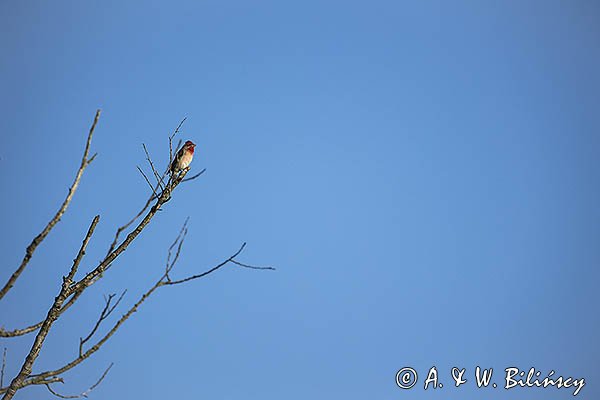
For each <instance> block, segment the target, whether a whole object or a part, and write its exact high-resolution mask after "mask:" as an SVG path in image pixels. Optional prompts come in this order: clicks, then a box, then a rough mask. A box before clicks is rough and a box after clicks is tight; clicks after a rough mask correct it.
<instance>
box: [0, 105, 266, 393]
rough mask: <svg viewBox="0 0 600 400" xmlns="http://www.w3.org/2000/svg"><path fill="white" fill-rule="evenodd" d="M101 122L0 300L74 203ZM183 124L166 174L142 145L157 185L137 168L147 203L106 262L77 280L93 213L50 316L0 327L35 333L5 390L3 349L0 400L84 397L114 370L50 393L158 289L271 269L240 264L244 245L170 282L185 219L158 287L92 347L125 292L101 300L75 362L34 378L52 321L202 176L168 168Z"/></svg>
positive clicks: (2, 332)
mask: <svg viewBox="0 0 600 400" xmlns="http://www.w3.org/2000/svg"><path fill="white" fill-rule="evenodd" d="M99 118H100V110H98V111H97V112H96V115H95V117H94V121H93V123H92V126H91V128H90V130H89V133H88V136H87V141H86V144H85V149H84V152H83V157H82V159H81V164H80V166H79V169H78V170H77V173H76V175H75V179H74V181H73V184H72V185H71V187H70V188H69V192H68V194H67V197H66V198H65V200H64V201H63V203H62V205H61V206H60V208H59V209H58V211H57V212H56V214H55V215H54V216H53V217H52V219H51V220H50V222H48V224H47V225H46V226H45V227H44V229H43V230H42V232H40V233H39V234H38V235H37V236H36V237H35V238H34V239H33V240H32V242H31V244H29V246H27V248H26V250H25V255H24V257H23V260H22V261H21V263H20V265H19V266H18V267H17V268H16V270H15V271H14V272H13V274H12V275H11V276H10V277H9V278H8V280H7V282H6V284H5V285H4V286H3V287H2V288H1V289H0V301H1V300H2V299H3V298H4V296H5V295H6V293H8V292H9V291H10V290H11V289H12V287H13V286H14V285H15V283H16V282H17V280H18V279H19V277H20V276H21V274H22V272H23V271H24V270H25V268H26V267H27V266H28V264H29V261H30V260H31V258H32V257H33V255H34V252H35V250H36V248H37V247H38V246H39V245H40V244H41V243H42V241H43V240H44V239H45V238H46V236H48V234H49V233H50V231H52V229H53V228H54V227H55V226H56V224H57V223H58V222H59V221H60V219H61V217H62V216H63V214H64V213H65V212H66V211H67V208H68V207H69V204H70V203H71V201H72V199H73V196H74V194H75V192H76V190H77V187H78V186H79V182H80V181H81V178H82V176H83V173H84V171H85V169H86V168H87V167H88V166H89V165H90V164H91V162H92V161H93V160H94V158H95V157H96V154H93V155H92V156H91V157H90V156H89V154H90V147H91V142H92V136H93V134H94V131H95V129H96V125H97V123H98V120H99ZM184 121H185V118H184V119H183V120H182V121H181V122H180V124H179V126H177V128H176V129H175V131H174V132H173V133H172V134H171V135H170V136H169V165H168V166H167V167H166V168H165V169H164V172H162V173H160V172H159V171H158V170H157V169H156V167H155V164H154V162H153V161H152V158H151V157H150V154H149V152H148V150H147V148H146V146H145V145H144V146H143V148H144V152H145V155H146V160H147V161H148V165H149V168H150V171H151V172H152V174H151V175H150V176H152V177H153V180H154V181H155V183H154V184H153V183H152V182H151V179H150V178H148V175H147V174H146V173H145V172H144V171H143V169H142V168H140V167H138V170H139V171H140V173H141V174H142V176H143V178H144V180H145V181H146V182H147V183H148V185H149V186H150V189H151V194H150V195H149V197H148V199H147V201H146V202H145V204H144V206H143V207H142V208H141V210H140V211H139V212H138V213H137V214H136V215H135V216H134V217H133V218H131V220H129V221H128V222H127V223H125V224H124V225H123V226H121V227H119V228H118V229H117V230H116V232H115V236H114V239H113V240H112V242H111V243H110V245H109V246H108V251H107V253H106V256H105V257H104V259H102V260H101V261H100V262H99V263H98V265H97V266H96V267H95V268H94V269H93V270H91V271H90V272H88V273H87V274H86V275H85V276H84V277H82V278H80V279H75V276H76V274H77V271H78V268H79V265H80V264H81V261H82V259H83V257H84V256H85V251H86V248H87V246H88V243H89V242H90V240H91V238H92V236H93V234H94V230H95V229H96V226H97V225H98V223H99V221H100V216H99V215H96V216H95V217H94V218H93V220H92V221H91V223H90V226H89V228H88V229H87V232H86V234H85V236H84V238H83V240H82V243H81V247H80V248H79V250H78V252H77V253H76V256H75V259H74V260H73V264H72V265H71V267H70V269H69V272H68V274H67V275H65V276H63V278H62V282H61V283H60V285H59V290H58V295H57V296H56V297H55V298H54V301H53V302H52V304H51V306H50V308H49V309H48V313H47V315H46V317H45V318H44V319H42V320H40V321H39V322H37V323H35V324H32V325H30V326H27V327H24V328H17V329H13V330H6V329H4V328H0V337H4V338H11V337H16V336H22V335H26V334H28V333H32V332H37V334H36V336H35V338H34V340H33V343H32V345H31V349H30V350H29V352H28V354H27V356H26V357H25V360H24V361H23V363H22V365H21V368H20V370H19V372H18V373H17V375H16V376H15V377H14V378H12V380H11V381H10V384H8V386H4V371H5V365H6V349H5V350H4V352H3V356H2V366H1V371H0V394H3V395H4V396H3V397H2V399H4V400H8V399H12V398H13V396H14V395H15V393H16V392H17V391H18V390H19V389H22V388H24V387H27V386H32V385H44V386H46V388H47V389H48V391H49V392H50V393H52V394H53V395H55V396H57V397H59V398H68V399H71V398H80V397H87V396H88V394H89V393H90V392H91V391H92V390H93V389H94V388H95V387H96V386H98V385H99V384H100V383H101V382H102V380H103V379H104V378H105V377H106V375H107V374H108V371H109V370H110V368H111V367H112V364H111V365H110V366H109V367H108V368H107V369H106V370H105V371H104V372H103V373H102V375H101V376H100V378H99V379H98V380H97V381H96V383H94V384H93V385H92V386H90V387H89V388H88V389H87V390H85V391H84V392H82V393H80V394H77V395H63V394H60V393H58V392H57V391H56V390H55V389H53V387H52V384H54V383H57V382H64V379H63V377H62V374H64V373H65V372H67V371H69V370H71V369H73V368H75V367H76V366H78V365H79V364H81V363H82V362H84V361H85V360H87V359H88V358H89V357H91V356H92V355H93V354H94V353H95V352H97V351H98V350H99V349H100V348H101V347H102V346H103V345H104V344H105V343H106V342H107V341H108V340H109V339H110V338H111V337H112V336H113V335H114V334H115V333H116V332H117V330H119V329H120V328H121V326H122V325H123V324H124V323H125V321H127V320H128V319H129V317H131V315H132V314H133V313H134V312H136V311H137V309H138V308H139V307H140V306H141V305H142V304H143V303H144V301H145V300H146V299H147V298H148V297H150V296H151V295H152V294H153V293H154V292H155V291H156V290H157V289H159V288H162V287H170V286H176V285H180V284H184V283H186V282H190V281H193V280H196V279H200V278H203V277H205V276H206V275H208V274H211V273H213V272H215V271H217V270H218V269H220V268H222V267H224V266H226V265H228V264H231V265H235V266H238V267H243V268H251V269H262V270H272V269H274V268H273V267H257V266H252V265H248V264H244V263H242V262H240V261H238V259H237V257H238V256H239V255H240V254H241V253H242V251H243V250H244V248H245V246H246V243H243V244H242V245H241V246H240V247H239V249H238V250H237V251H235V252H234V253H233V254H232V255H230V256H229V257H227V258H225V259H224V260H223V261H222V262H221V263H219V264H217V265H215V266H213V267H212V268H210V269H208V270H206V271H204V272H201V273H198V274H196V275H192V276H188V277H185V278H181V279H172V278H171V275H170V274H171V272H172V270H173V268H174V267H175V265H176V263H177V261H178V259H179V255H180V253H181V250H182V247H183V243H184V241H185V238H186V234H187V229H188V228H187V224H188V221H187V220H186V221H185V223H184V224H183V227H182V228H181V231H180V232H179V234H178V235H177V237H176V238H175V240H174V242H173V243H172V244H171V246H170V247H169V248H168V250H167V261H166V265H165V267H164V271H163V272H162V274H161V275H160V277H159V278H158V279H157V281H156V283H155V284H154V285H152V286H151V287H150V288H149V289H148V290H147V291H146V292H145V293H144V294H143V295H142V296H141V297H140V298H139V300H138V301H137V302H135V303H134V304H133V305H132V306H131V307H130V308H129V309H128V310H127V312H125V314H123V316H122V317H121V318H119V319H118V320H117V322H115V323H114V325H113V326H112V328H111V329H110V330H108V332H107V333H106V334H104V336H102V337H101V338H99V339H96V340H95V343H94V344H93V345H91V341H93V340H94V337H95V336H96V334H97V332H98V328H99V327H100V325H101V324H102V322H103V321H105V320H106V319H107V318H108V317H109V316H110V315H111V313H112V312H113V311H114V310H115V308H116V307H117V306H118V305H119V303H120V302H121V300H122V299H123V296H124V294H125V292H123V293H122V294H121V295H120V296H119V297H116V295H115V294H110V295H109V296H107V297H105V304H104V308H103V309H102V311H101V313H100V315H99V316H98V318H97V320H96V321H95V323H94V324H93V328H92V329H91V331H90V332H89V333H88V334H87V335H86V336H85V337H81V338H80V339H79V353H78V356H77V357H75V358H74V359H73V360H71V361H69V362H68V363H66V364H64V365H59V366H57V367H56V368H55V369H52V370H48V371H42V372H38V373H35V374H34V373H32V371H33V367H34V364H35V361H36V359H37V357H38V356H39V354H40V351H41V350H42V348H43V346H44V342H45V340H46V337H47V336H48V334H49V332H50V330H51V328H52V325H53V324H54V323H55V322H56V320H57V319H59V318H60V317H61V316H62V315H63V314H64V313H65V312H66V311H67V310H68V309H69V308H70V307H71V306H72V305H73V304H74V303H75V302H77V300H78V299H79V298H80V296H81V295H82V294H83V293H84V292H85V290H86V289H87V288H88V287H90V286H92V285H94V284H95V283H97V282H98V281H99V280H101V279H102V278H103V277H104V276H105V273H106V272H107V271H109V270H110V269H111V267H112V266H113V263H114V261H115V260H116V259H117V258H118V257H119V256H120V255H121V254H122V253H123V252H125V251H126V250H127V249H128V247H129V246H130V245H131V244H132V243H134V241H135V239H136V238H137V237H138V235H139V234H140V233H141V232H142V231H143V230H144V229H145V228H146V227H147V226H148V225H149V224H150V223H151V221H152V218H153V217H154V216H155V215H156V213H157V212H158V211H159V210H160V209H161V207H162V206H163V205H164V204H165V203H166V202H168V201H169V200H170V199H171V195H172V193H173V192H174V191H175V190H176V189H177V188H178V187H179V185H180V184H182V183H184V182H189V181H191V180H194V179H196V178H198V177H199V176H200V175H202V174H203V173H204V172H205V170H202V171H200V172H199V173H197V174H196V175H193V176H191V177H187V174H188V172H189V167H188V168H185V169H184V170H182V171H178V172H173V171H171V169H170V168H169V167H170V165H171V163H172V162H173V159H174V155H175V154H176V152H177V150H178V149H179V147H180V146H181V140H179V143H178V144H177V145H176V146H173V139H174V138H175V136H176V135H177V134H178V133H179V130H180V128H181V126H182V125H183V123H184ZM138 221H139V222H138ZM136 222H137V225H136V226H135V227H134V228H132V229H131V230H130V231H129V233H128V234H127V236H126V237H125V239H123V240H120V237H121V233H123V232H124V231H125V230H127V229H129V228H130V227H131V226H132V225H134V224H135V223H136ZM115 299H116V300H115Z"/></svg>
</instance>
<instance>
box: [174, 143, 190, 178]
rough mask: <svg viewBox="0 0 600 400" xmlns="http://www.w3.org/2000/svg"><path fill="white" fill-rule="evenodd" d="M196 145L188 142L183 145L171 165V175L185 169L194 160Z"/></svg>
mask: <svg viewBox="0 0 600 400" xmlns="http://www.w3.org/2000/svg"><path fill="white" fill-rule="evenodd" d="M195 147H196V145H195V144H194V143H193V142H191V141H190V140H188V141H187V142H185V143H184V144H183V147H182V148H181V149H180V150H179V151H178V152H177V154H176V155H175V158H173V162H172V163H171V173H172V174H175V173H177V172H179V171H181V170H183V169H186V168H187V167H188V166H189V165H190V163H191V162H192V159H193V158H194V148H195Z"/></svg>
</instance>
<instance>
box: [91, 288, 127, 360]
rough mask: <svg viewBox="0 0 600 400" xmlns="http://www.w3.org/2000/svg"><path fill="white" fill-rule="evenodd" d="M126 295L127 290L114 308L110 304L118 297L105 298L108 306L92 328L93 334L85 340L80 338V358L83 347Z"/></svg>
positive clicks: (113, 295)
mask: <svg viewBox="0 0 600 400" xmlns="http://www.w3.org/2000/svg"><path fill="white" fill-rule="evenodd" d="M125 293H127V290H124V291H123V293H121V296H119V298H118V299H117V301H116V302H115V304H113V306H112V307H111V306H110V303H111V302H112V299H113V298H114V297H115V296H116V295H115V294H109V295H108V298H106V297H105V303H106V304H105V305H104V309H102V312H101V313H100V317H99V318H98V320H97V321H96V324H95V325H94V328H92V330H91V332H90V333H89V334H88V335H87V336H86V337H85V338H79V356H81V354H82V353H83V345H84V344H85V343H86V342H87V341H88V340H90V339H91V337H92V336H94V333H96V331H97V330H98V327H100V324H101V323H102V321H104V320H105V319H106V318H108V317H109V316H110V314H111V313H112V312H113V311H114V309H115V308H116V307H117V306H118V305H119V303H120V302H121V300H122V299H123V296H124V295H125Z"/></svg>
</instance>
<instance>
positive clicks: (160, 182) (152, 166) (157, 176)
mask: <svg viewBox="0 0 600 400" xmlns="http://www.w3.org/2000/svg"><path fill="white" fill-rule="evenodd" d="M142 147H143V148H144V152H145V153H146V160H148V164H150V168H151V169H152V173H153V174H154V177H155V178H156V181H157V182H158V187H160V190H161V191H163V190H165V189H164V188H163V181H162V177H161V175H160V174H159V173H158V171H157V170H156V168H154V163H153V162H152V158H150V154H149V153H148V149H147V148H146V145H145V144H144V143H142ZM150 186H152V185H150Z"/></svg>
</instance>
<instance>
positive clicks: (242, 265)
mask: <svg viewBox="0 0 600 400" xmlns="http://www.w3.org/2000/svg"><path fill="white" fill-rule="evenodd" d="M231 262H232V263H234V264H235V265H239V266H240V267H244V268H250V269H270V270H273V271H275V267H256V266H254V265H248V264H244V263H241V262H239V261H235V260H231Z"/></svg>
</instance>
